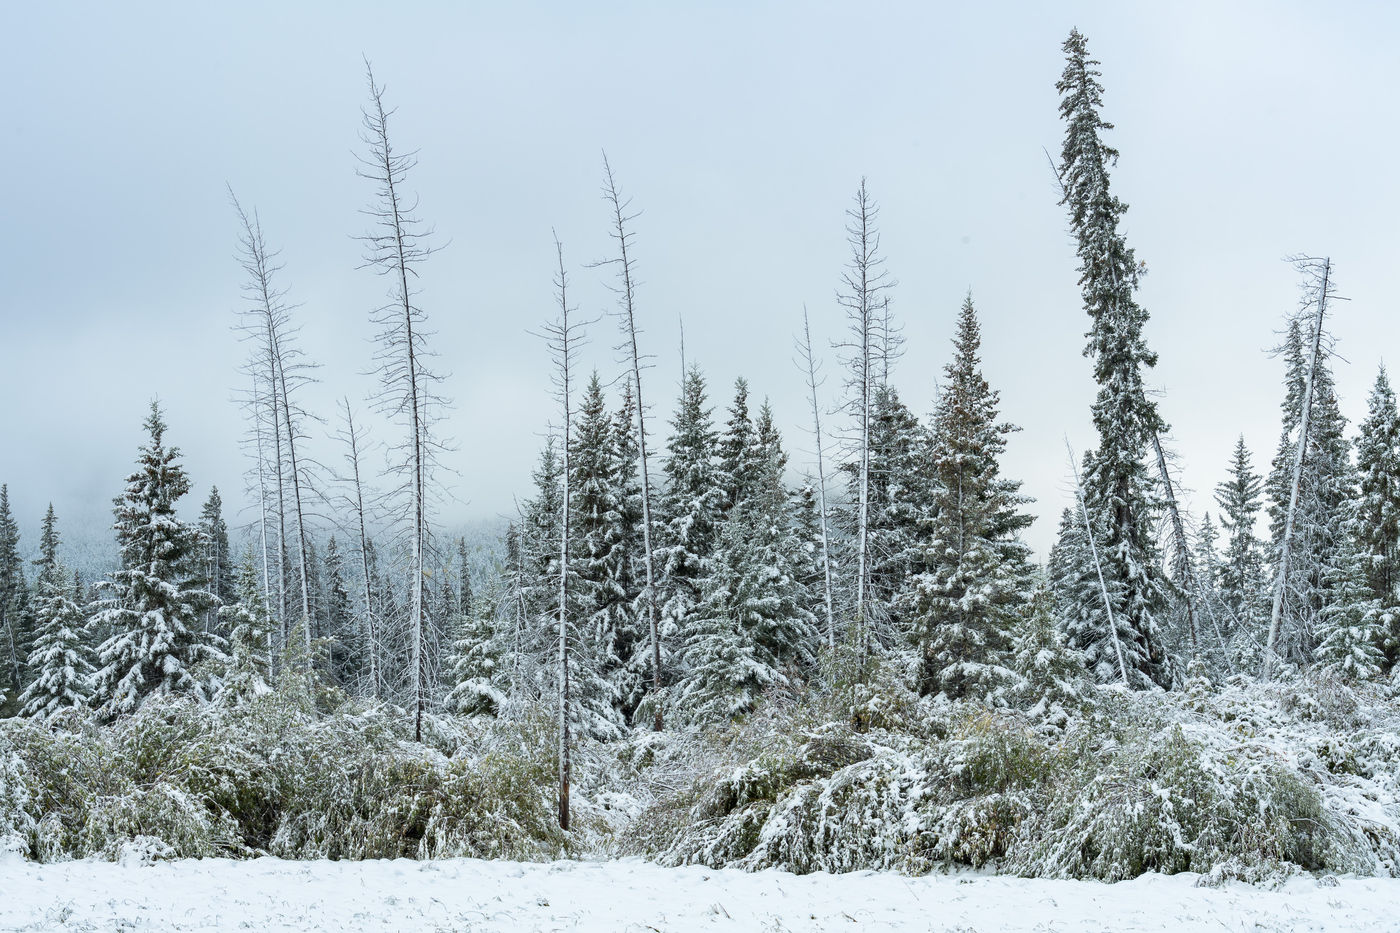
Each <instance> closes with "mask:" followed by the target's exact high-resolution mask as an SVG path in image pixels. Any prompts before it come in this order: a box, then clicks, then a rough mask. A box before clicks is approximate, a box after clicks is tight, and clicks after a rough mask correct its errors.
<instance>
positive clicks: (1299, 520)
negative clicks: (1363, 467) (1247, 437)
mask: <svg viewBox="0 0 1400 933" xmlns="http://www.w3.org/2000/svg"><path fill="white" fill-rule="evenodd" d="M1294 265H1295V267H1296V268H1297V269H1298V271H1299V273H1300V274H1301V276H1302V278H1303V288H1302V295H1303V297H1302V301H1301V303H1300V305H1299V308H1298V311H1297V312H1296V313H1295V314H1294V315H1292V317H1291V318H1290V321H1289V329H1288V336H1287V340H1286V342H1285V344H1284V347H1283V355H1284V360H1285V363H1286V365H1287V377H1286V378H1287V381H1286V389H1287V391H1286V393H1285V398H1284V403H1283V422H1284V423H1283V436H1282V437H1281V439H1280V441H1279V452H1278V455H1277V456H1276V457H1275V459H1274V463H1273V469H1272V471H1271V473H1270V476H1269V480H1268V484H1267V488H1268V490H1269V495H1270V499H1271V500H1272V501H1271V504H1270V518H1271V519H1272V531H1273V548H1272V555H1271V556H1272V558H1273V576H1274V581H1273V593H1272V596H1273V604H1272V607H1271V611H1270V615H1269V627H1268V635H1267V638H1266V640H1265V644H1264V653H1263V658H1262V663H1261V671H1260V674H1261V676H1262V677H1263V678H1264V679H1266V680H1267V679H1268V678H1269V676H1270V675H1271V673H1272V670H1273V667H1274V665H1275V663H1276V662H1278V661H1280V660H1281V661H1283V662H1285V663H1290V664H1294V665H1297V666H1299V667H1302V666H1306V665H1307V664H1309V663H1311V661H1312V660H1313V649H1314V647H1315V646H1316V644H1317V629H1318V626H1319V621H1320V617H1321V614H1322V612H1323V611H1324V610H1325V609H1326V606H1327V602H1328V599H1329V584H1328V583H1327V581H1326V579H1325V577H1326V576H1327V568H1328V567H1329V566H1331V565H1332V564H1334V563H1335V562H1336V560H1337V551H1338V549H1339V548H1340V547H1341V545H1342V543H1343V538H1344V536H1345V535H1347V534H1348V533H1349V525H1350V521H1351V515H1352V500H1353V498H1354V495H1355V474H1354V470H1353V468H1352V464H1351V445H1350V444H1349V443H1348V442H1347V441H1346V438H1345V436H1344V431H1345V428H1346V419H1345V418H1344V417H1343V416H1342V413H1341V407H1340V405H1339V403H1338V400H1337V394H1336V389H1335V384H1334V382H1333V379H1332V373H1331V369H1330V367H1329V366H1328V365H1327V359H1328V357H1329V356H1330V347H1331V337H1330V335H1329V334H1328V332H1327V328H1326V318H1327V312H1328V308H1329V306H1330V304H1331V302H1332V300H1333V299H1334V298H1335V297H1336V295H1335V289H1336V281H1335V277H1334V275H1333V268H1332V263H1331V261H1330V260H1329V259H1325V258H1324V259H1313V258H1308V257H1303V258H1298V259H1295V260H1294ZM1304 333H1306V341H1304V337H1303V335H1304Z"/></svg>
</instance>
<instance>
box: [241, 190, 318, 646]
mask: <svg viewBox="0 0 1400 933" xmlns="http://www.w3.org/2000/svg"><path fill="white" fill-rule="evenodd" d="M229 196H230V199H231V200H232V201H233V207H234V210H235V211H236V212H237V214H238V222H239V226H240V227H241V230H240V234H239V241H238V262H239V265H240V266H242V268H243V272H244V275H245V276H246V278H245V279H244V282H243V297H244V300H245V303H244V306H243V309H242V311H241V312H240V317H241V321H240V328H241V329H242V331H243V334H244V339H245V340H247V341H248V343H249V345H250V346H251V348H252V349H251V351H250V353H249V358H248V362H247V365H246V367H245V371H246V372H248V373H251V374H252V376H253V385H254V392H253V395H252V396H251V397H250V398H249V400H248V406H247V407H248V412H249V417H250V418H251V419H253V421H254V427H253V430H254V434H255V435H256V437H257V438H258V443H259V446H261V445H262V437H263V434H262V432H264V431H266V432H267V433H270V435H271V440H272V450H271V453H272V455H273V463H272V464H271V465H270V466H269V467H267V470H269V471H270V472H271V473H272V475H273V477H274V485H275V488H276V491H277V527H278V602H277V605H278V607H279V609H280V611H281V616H280V620H281V625H282V642H283V647H284V648H285V647H286V645H287V644H288V639H289V636H290V619H289V616H288V601H289V600H288V595H289V593H288V586H287V582H288V580H287V578H288V577H289V576H290V575H291V573H290V570H289V564H288V555H287V541H286V535H287V530H286V523H287V509H288V507H289V506H290V508H291V517H292V519H293V520H294V522H295V533H296V540H295V546H296V557H297V584H298V587H297V589H298V596H299V599H298V602H300V604H301V607H300V608H301V621H300V629H301V637H302V639H303V640H304V643H305V645H306V647H307V649H308V650H307V652H306V658H307V661H308V663H309V660H310V650H309V649H310V646H311V583H310V560H309V549H308V540H307V531H306V503H307V501H308V500H309V498H310V487H311V478H310V475H309V466H310V464H309V462H308V460H307V459H306V456H305V451H304V450H302V449H301V448H302V445H303V443H304V442H306V441H307V440H308V439H309V438H308V435H307V433H306V431H305V430H304V428H303V424H304V422H305V420H306V417H307V415H306V412H305V411H304V410H303V409H302V407H301V405H300V404H298V402H297V396H298V394H299V390H300V389H301V388H302V387H303V386H305V385H306V384H307V383H309V382H311V381H312V380H311V370H313V369H314V368H315V367H314V366H313V365H312V364H310V363H308V362H307V360H306V358H305V356H304V354H303V353H302V351H301V350H300V348H299V347H298V346H297V345H296V337H297V328H296V327H295V326H294V325H293V323H292V319H291V305H290V304H288V302H287V297H286V295H287V293H286V290H285V289H283V288H282V287H280V286H279V285H278V284H277V281H276V276H277V273H278V272H280V271H281V269H282V266H281V264H280V263H279V262H278V261H277V251H276V250H272V249H269V247H268V245H267V240H266V238H265V237H264V236H263V230H262V222H261V221H260V220H259V219H258V215H257V212H256V211H254V212H253V213H252V214H249V213H247V212H246V211H245V210H244V209H243V206H242V205H241V204H239V203H238V199H237V198H236V197H233V194H232V192H230V193H229ZM264 422H266V423H265V424H264ZM299 450H300V451H301V452H300V453H298V451H299ZM259 460H260V461H261V455H260V456H259ZM257 469H258V471H259V473H260V475H261V474H262V471H263V470H264V466H263V464H262V463H261V462H260V463H259V465H258V468H257ZM261 485H262V486H266V480H263V481H262V484H261ZM289 499H290V501H288V500H289Z"/></svg>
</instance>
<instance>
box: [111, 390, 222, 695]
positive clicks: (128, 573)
mask: <svg viewBox="0 0 1400 933" xmlns="http://www.w3.org/2000/svg"><path fill="white" fill-rule="evenodd" d="M144 427H145V429H146V431H147V433H148V434H149V435H150V441H149V443H147V444H145V445H143V446H142V447H141V451H140V457H139V458H138V460H137V469H136V471H135V472H134V473H132V474H131V475H130V476H129V477H127V485H126V491H125V492H124V493H123V494H122V495H121V496H119V497H118V498H117V499H116V503H115V509H114V514H115V516H116V524H115V525H114V529H115V531H116V535H117V544H118V546H119V547H120V549H121V569H120V570H117V571H116V572H115V573H113V574H112V577H111V584H110V585H111V589H112V592H113V596H112V597H111V598H109V599H106V600H104V601H103V602H102V604H101V610H100V611H99V613H98V614H97V616H96V621H97V623H98V624H99V625H106V626H110V628H111V630H112V632H113V634H112V636H111V637H110V638H108V639H107V640H106V641H105V642H103V644H102V646H101V648H99V649H98V663H99V664H100V665H101V666H100V669H99V670H98V671H97V674H96V679H95V688H96V689H95V693H96V697H95V699H96V701H97V702H100V703H101V704H103V707H104V709H105V710H106V712H108V713H109V714H113V715H115V714H119V713H129V712H132V711H134V710H135V709H136V708H137V707H138V706H139V705H140V704H141V701H142V700H144V699H145V698H146V697H147V696H149V695H150V694H152V693H200V692H203V690H204V685H203V684H201V683H200V682H199V681H198V680H197V679H196V674H195V671H194V668H195V666H196V665H197V664H198V663H199V662H200V661H203V660H205V659H215V660H217V659H219V658H220V657H222V654H221V652H220V651H219V649H218V647H217V646H216V644H215V642H214V641H212V640H211V639H210V638H209V637H208V636H206V635H205V634H204V633H203V632H202V631H201V630H200V624H199V616H200V613H201V612H202V611H203V610H204V608H205V607H206V606H207V605H208V604H209V602H210V600H211V599H212V598H213V597H211V596H210V594H209V593H208V591H206V590H204V589H203V588H202V586H201V582H200V581H201V579H202V577H203V573H202V568H201V567H200V566H199V559H200V548H199V532H198V531H197V530H196V529H195V528H193V527H192V526H190V525H188V524H186V523H185V522H183V521H181V520H180V518H179V516H177V515H176V513H175V506H176V503H177V502H178V501H179V500H180V498H181V497H182V496H184V495H185V493H187V492H189V488H190V482H189V479H188V477H187V476H186V474H185V470H184V468H183V467H182V466H181V465H180V462H179V461H180V451H179V448H176V447H166V446H165V422H164V421H163V420H161V414H160V408H159V406H158V405H156V404H155V403H154V402H153V403H152V404H151V413H150V416H149V417H148V418H147V419H146V421H145V424H144Z"/></svg>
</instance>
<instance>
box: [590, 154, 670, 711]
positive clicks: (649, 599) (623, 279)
mask: <svg viewBox="0 0 1400 933" xmlns="http://www.w3.org/2000/svg"><path fill="white" fill-rule="evenodd" d="M603 173H604V177H605V181H604V183H603V200H604V201H606V202H607V204H608V208H609V209H610V211H611V213H612V218H611V221H612V222H611V230H610V231H609V232H610V234H611V236H612V238H613V240H614V241H615V242H616V243H617V256H615V257H614V258H612V259H609V260H607V261H606V264H608V265H613V266H615V267H616V268H617V285H615V286H614V291H616V292H617V319H618V324H619V325H620V327H621V329H622V342H621V344H620V346H619V350H620V351H621V353H622V356H623V358H624V360H625V362H626V365H627V366H628V367H629V368H630V370H631V373H630V381H631V390H632V398H633V401H634V402H635V403H636V407H635V408H634V409H633V410H634V411H635V413H636V416H637V460H638V464H639V465H640V467H641V476H642V568H643V570H644V571H645V573H646V589H645V590H644V591H643V593H642V602H643V604H644V607H645V611H646V617H647V629H648V632H649V634H650V638H651V691H652V697H653V699H654V700H655V703H656V716H655V718H654V720H653V722H652V727H653V728H654V729H655V730H656V731H657V732H660V731H661V728H662V725H663V723H662V713H661V630H660V625H659V623H658V621H657V617H656V570H655V566H656V565H655V561H654V559H653V549H652V540H651V476H650V473H649V471H648V469H647V431H646V404H645V402H644V400H643V397H642V369H643V368H644V360H645V357H643V356H642V353H641V350H640V349H639V348H638V345H637V333H638V329H637V276H636V265H635V264H636V255H635V251H634V250H633V248H632V246H633V238H632V228H631V226H630V224H631V223H632V221H633V220H636V219H637V215H636V214H635V213H628V211H629V209H630V206H631V203H632V202H631V199H628V198H623V197H622V194H621V193H620V192H619V191H618V187H617V179H616V178H615V177H614V176H613V170H612V165H611V164H609V162H608V157H607V154H606V153H605V154H604V155H603Z"/></svg>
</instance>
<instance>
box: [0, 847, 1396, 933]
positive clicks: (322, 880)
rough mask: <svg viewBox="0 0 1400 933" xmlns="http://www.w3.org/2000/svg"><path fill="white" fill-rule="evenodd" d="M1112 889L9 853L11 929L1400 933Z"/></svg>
mask: <svg viewBox="0 0 1400 933" xmlns="http://www.w3.org/2000/svg"><path fill="white" fill-rule="evenodd" d="M1197 877H1198V876H1197V875H1193V874H1180V875H1173V876H1164V875H1144V876H1142V877H1140V878H1138V879H1136V880H1134V881H1125V882H1120V883H1118V884H1102V883H1098V882H1086V881H1045V880H1027V879H1021V878H1010V877H995V876H988V875H972V874H964V875H931V876H927V877H920V878H910V877H906V876H903V875H898V874H894V873H891V872H856V873H852V874H844V875H826V874H812V875H792V874H786V873H783V872H778V871H761V872H756V873H752V874H750V873H745V872H742V871H737V870H724V871H715V870H713V869H708V868H695V867H690V868H662V867H659V866H656V865H653V864H650V863H648V862H643V861H639V860H635V859H624V860H621V861H613V862H568V861H560V862H552V863H546V864H531V863H520V862H504V861H497V862H487V861H479V860H476V859H444V860H441V861H407V860H398V861H363V862H349V861H346V862H293V861H282V860H280V859H275V858H260V859H253V860H248V861H230V860H224V859H206V860H188V861H174V862H158V863H155V864H144V865H143V864H140V863H139V862H137V861H134V860H133V861H128V862H127V863H124V864H123V863H112V862H100V861H91V860H85V861H76V862H61V863H57V864H50V865H43V864H36V863H33V862H26V861H21V860H19V859H17V858H10V859H0V929H3V930H104V931H105V930H333V931H336V933H350V931H361V930H367V931H377V930H424V931H447V930H452V931H474V933H475V931H481V933H485V931H511V933H528V931H535V930H539V931H554V930H560V931H563V930H596V931H608V933H631V931H637V933H643V931H660V933H689V931H730V930H733V931H752V933H779V931H802V930H821V931H826V930H845V931H852V933H854V931H887V930H910V931H930V930H933V931H945V930H947V931H954V930H956V931H977V933H986V931H993V930H1025V931H1056V933H1060V931H1114V933H1125V931H1136V930H1182V931H1189V930H1224V931H1275V930H1278V931H1283V930H1287V931H1294V930H1300V931H1301V930H1312V931H1316V930H1391V931H1393V930H1397V929H1400V880H1393V879H1377V878H1354V879H1353V878H1348V879H1342V880H1340V881H1337V882H1335V883H1333V882H1332V880H1331V879H1328V880H1327V881H1325V882H1319V881H1318V880H1316V879H1314V878H1311V877H1298V878H1294V879H1292V880H1291V881H1289V882H1288V883H1287V884H1286V885H1285V886H1284V887H1282V888H1280V889H1278V890H1265V889H1261V888H1255V887H1250V886H1247V885H1243V884H1229V885H1226V886H1224V887H1220V888H1198V887H1195V886H1194V884H1195V881H1196V879H1197Z"/></svg>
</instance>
